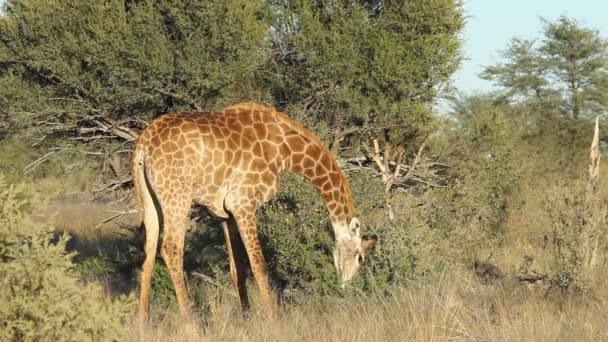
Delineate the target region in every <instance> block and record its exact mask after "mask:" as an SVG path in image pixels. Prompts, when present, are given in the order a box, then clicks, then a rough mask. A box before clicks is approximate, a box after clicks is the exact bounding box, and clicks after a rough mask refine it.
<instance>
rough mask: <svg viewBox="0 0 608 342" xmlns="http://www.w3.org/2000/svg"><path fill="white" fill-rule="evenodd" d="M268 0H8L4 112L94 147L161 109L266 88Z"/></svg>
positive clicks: (116, 146) (106, 149) (120, 147)
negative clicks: (258, 74) (259, 75)
mask: <svg viewBox="0 0 608 342" xmlns="http://www.w3.org/2000/svg"><path fill="white" fill-rule="evenodd" d="M261 10H262V8H260V6H259V5H258V4H255V3H252V2H250V1H238V0H235V1H227V2H226V1H195V2H192V1H185V0H183V1H171V2H169V1H122V0H110V1H103V2H99V1H93V2H91V1H84V0H83V1H80V0H76V1H70V2H65V1H43V0H8V1H6V2H5V3H4V16H2V17H1V20H0V113H3V114H0V115H3V116H6V117H7V119H8V120H10V121H11V122H13V123H16V124H17V123H18V124H19V125H20V126H28V125H29V126H37V127H39V128H42V131H43V133H44V134H48V133H52V134H51V135H49V136H55V137H59V138H60V139H61V140H62V141H64V142H67V144H69V145H71V146H72V147H73V144H74V143H82V142H86V143H87V145H88V146H89V151H93V152H92V153H95V155H97V154H99V155H103V156H106V155H108V154H111V153H112V152H118V151H129V150H130V149H129V148H128V146H124V144H123V142H127V143H129V142H131V141H133V140H134V139H135V138H136V136H137V131H138V129H140V128H141V127H143V126H144V125H145V121H146V120H148V119H149V118H151V117H152V116H154V115H157V114H158V113H162V112H168V111H175V110H184V109H185V110H187V109H196V110H202V109H203V108H205V109H212V108H217V107H221V106H224V105H226V104H228V103H231V102H234V101H238V100H239V99H249V98H256V97H259V96H261V95H259V92H257V90H256V87H255V85H254V84H255V77H254V76H255V75H254V74H255V71H256V70H257V69H258V68H259V67H260V65H261V64H262V63H263V62H264V60H265V59H266V56H265V54H266V53H267V51H266V50H265V49H263V46H264V45H265V38H266V33H267V25H266V24H265V23H264V21H263V20H261V16H260V14H259V12H260V11H261ZM44 134H41V135H44ZM112 141H113V142H114V143H112ZM57 142H58V140H54V143H57ZM64 145H65V144H64Z"/></svg>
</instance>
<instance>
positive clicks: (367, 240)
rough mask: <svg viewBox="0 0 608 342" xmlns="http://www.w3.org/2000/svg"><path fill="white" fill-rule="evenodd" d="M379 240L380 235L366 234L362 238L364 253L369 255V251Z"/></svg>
mask: <svg viewBox="0 0 608 342" xmlns="http://www.w3.org/2000/svg"><path fill="white" fill-rule="evenodd" d="M376 242H378V235H376V234H374V235H365V236H363V237H362V238H361V248H362V249H363V255H364V256H365V255H368V254H369V251H370V250H371V249H372V247H374V246H375V245H376Z"/></svg>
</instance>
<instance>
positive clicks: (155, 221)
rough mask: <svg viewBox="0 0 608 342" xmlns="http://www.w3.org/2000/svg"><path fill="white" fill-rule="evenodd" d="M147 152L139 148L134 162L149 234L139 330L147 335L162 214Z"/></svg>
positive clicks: (137, 197) (139, 202)
mask: <svg viewBox="0 0 608 342" xmlns="http://www.w3.org/2000/svg"><path fill="white" fill-rule="evenodd" d="M145 161H146V158H145V153H144V150H142V148H140V147H139V146H136V147H135V151H134V152H133V160H132V165H131V167H132V169H131V172H132V177H133V190H134V196H135V202H136V205H137V209H138V210H139V211H140V212H141V216H140V218H141V223H143V224H142V225H141V227H142V228H144V229H141V230H142V231H143V232H144V233H145V234H144V235H145V242H144V251H145V260H144V263H143V265H142V271H141V281H140V297H139V298H140V299H139V331H140V334H141V335H140V336H145V335H144V330H145V329H144V327H145V324H146V321H147V319H148V306H149V303H150V288H151V279H152V270H153V268H154V261H155V258H156V249H157V246H158V239H159V232H160V225H161V220H162V212H161V209H160V206H158V205H157V201H156V198H155V195H154V189H153V186H152V185H151V183H150V178H149V177H148V174H147V172H146V165H145Z"/></svg>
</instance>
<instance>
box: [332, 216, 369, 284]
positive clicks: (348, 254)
mask: <svg viewBox="0 0 608 342" xmlns="http://www.w3.org/2000/svg"><path fill="white" fill-rule="evenodd" d="M360 233H361V223H360V222H359V219H357V218H356V217H353V218H352V220H351V221H350V223H349V226H348V230H347V232H346V233H345V234H341V235H337V236H336V246H335V248H334V265H335V266H336V271H338V276H339V277H340V281H341V283H342V287H344V286H345V285H346V283H347V282H349V281H350V280H351V279H352V278H353V277H354V276H355V275H356V274H357V272H358V271H359V267H361V264H362V263H363V261H364V260H365V257H366V256H367V255H368V254H369V252H370V250H371V249H372V247H374V245H375V244H376V242H377V241H378V236H376V235H371V236H369V235H365V236H363V237H361V235H360Z"/></svg>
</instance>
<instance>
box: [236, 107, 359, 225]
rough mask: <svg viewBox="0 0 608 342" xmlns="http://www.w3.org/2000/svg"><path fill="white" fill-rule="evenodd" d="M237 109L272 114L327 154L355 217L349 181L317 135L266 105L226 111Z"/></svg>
mask: <svg viewBox="0 0 608 342" xmlns="http://www.w3.org/2000/svg"><path fill="white" fill-rule="evenodd" d="M237 108H240V109H250V110H258V111H261V112H265V113H268V114H271V115H273V116H274V118H275V119H277V121H279V122H281V123H282V124H284V125H285V126H287V127H289V129H291V130H293V131H295V132H297V133H298V134H300V135H301V136H303V137H304V138H306V139H308V140H310V141H311V142H312V143H314V144H316V145H318V146H319V148H320V149H321V151H323V153H326V154H327V155H328V156H329V157H331V160H332V162H333V163H335V164H336V165H335V166H336V170H337V171H338V173H339V174H340V178H341V181H342V184H343V185H344V192H345V195H346V201H347V203H346V205H347V206H348V208H349V210H350V212H351V213H352V215H353V216H354V214H355V210H354V205H353V195H352V191H351V189H350V186H349V184H348V181H347V180H346V177H345V176H344V174H343V173H342V170H341V169H340V167H339V166H338V163H337V161H336V158H335V157H334V155H333V153H331V151H329V150H328V149H327V147H325V144H323V143H322V142H321V140H320V139H319V138H318V137H317V136H316V135H314V134H313V133H312V132H311V131H310V130H308V129H306V128H305V127H304V126H302V125H300V124H299V123H298V122H296V121H294V120H292V119H291V118H290V117H289V116H287V115H285V114H283V113H281V112H279V111H278V110H276V108H274V107H272V106H266V105H263V104H259V103H255V102H241V103H237V104H234V105H232V106H230V107H228V108H226V109H237ZM349 219H352V217H349Z"/></svg>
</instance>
